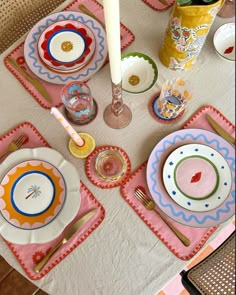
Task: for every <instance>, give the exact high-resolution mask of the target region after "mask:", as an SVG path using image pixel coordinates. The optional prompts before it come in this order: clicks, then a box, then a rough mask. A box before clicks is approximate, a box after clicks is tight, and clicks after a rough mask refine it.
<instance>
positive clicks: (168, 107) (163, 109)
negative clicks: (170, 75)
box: [157, 78, 192, 119]
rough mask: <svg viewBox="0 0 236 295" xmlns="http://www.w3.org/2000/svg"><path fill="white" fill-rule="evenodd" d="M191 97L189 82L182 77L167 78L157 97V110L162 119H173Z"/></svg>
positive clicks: (183, 108)
mask: <svg viewBox="0 0 236 295" xmlns="http://www.w3.org/2000/svg"><path fill="white" fill-rule="evenodd" d="M191 98H192V86H191V83H190V82H189V81H187V80H184V79H182V78H176V79H172V80H167V81H166V82H165V83H164V85H163V86H162V89H161V93H160V96H159V98H158V99H157V104H158V112H159V114H160V115H161V116H162V117H163V118H164V119H175V118H176V117H178V116H179V115H180V114H181V113H182V112H183V111H184V110H185V107H186V105H187V103H188V102H189V100H190V99H191Z"/></svg>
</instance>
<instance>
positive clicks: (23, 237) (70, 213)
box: [0, 147, 81, 244]
mask: <svg viewBox="0 0 236 295" xmlns="http://www.w3.org/2000/svg"><path fill="white" fill-rule="evenodd" d="M32 159H33V160H41V161H46V162H48V163H50V164H51V165H53V166H55V167H57V169H58V171H59V172H60V173H61V175H62V176H63V178H64V180H65V184H66V200H65V202H64V205H63V207H62V209H61V211H60V214H58V215H57V216H56V218H54V219H53V220H52V221H51V222H50V223H48V224H47V225H45V226H43V227H41V228H37V229H32V230H24V229H21V228H17V227H15V226H13V225H11V224H10V223H8V222H7V221H6V220H5V218H4V217H3V216H2V214H0V234H1V235H2V237H3V238H4V239H6V240H7V241H9V242H12V243H16V244H29V243H46V242H49V241H51V240H53V239H55V238H56V237H58V236H59V235H60V234H61V233H62V232H63V230H64V229H65V227H66V226H67V225H68V224H69V223H70V222H71V221H72V220H73V218H74V217H75V216H76V214H77V212H78V210H79V208H80V202H81V197H80V192H79V188H80V177H79V174H78V172H77V169H76V168H75V166H73V165H72V164H71V163H69V162H68V161H66V160H65V158H64V157H63V156H62V155H61V154H60V153H59V152H57V151H56V150H54V149H52V148H47V147H40V148H32V149H30V148H25V149H20V150H18V151H15V152H14V153H12V154H10V155H9V156H8V157H7V158H6V159H5V160H4V161H3V162H2V163H1V165H0V179H2V178H3V177H4V176H5V174H6V172H7V171H9V168H11V167H13V166H15V165H17V164H19V163H21V162H23V161H29V160H32Z"/></svg>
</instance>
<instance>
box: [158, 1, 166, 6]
mask: <svg viewBox="0 0 236 295" xmlns="http://www.w3.org/2000/svg"><path fill="white" fill-rule="evenodd" d="M158 1H159V2H161V4H163V5H165V6H168V5H169V3H168V2H167V1H166V0H158Z"/></svg>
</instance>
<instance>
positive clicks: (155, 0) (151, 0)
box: [143, 0, 175, 11]
mask: <svg viewBox="0 0 236 295" xmlns="http://www.w3.org/2000/svg"><path fill="white" fill-rule="evenodd" d="M143 2H144V3H146V4H147V5H148V6H150V7H151V8H152V9H154V10H157V11H163V10H166V9H168V8H169V7H171V6H172V5H173V4H174V3H175V1H174V0H166V2H167V3H168V5H164V4H163V3H161V2H160V1H159V0H143Z"/></svg>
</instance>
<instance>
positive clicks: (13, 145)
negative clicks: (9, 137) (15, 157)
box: [0, 133, 27, 158]
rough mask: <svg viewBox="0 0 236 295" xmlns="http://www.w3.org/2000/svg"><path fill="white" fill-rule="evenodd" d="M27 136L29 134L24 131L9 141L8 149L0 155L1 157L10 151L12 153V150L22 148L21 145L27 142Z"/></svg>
mask: <svg viewBox="0 0 236 295" xmlns="http://www.w3.org/2000/svg"><path fill="white" fill-rule="evenodd" d="M26 138H27V136H26V135H25V134H24V133H22V134H21V135H20V136H19V137H17V138H16V139H14V140H13V141H12V142H11V143H9V145H8V147H7V150H6V151H5V152H4V153H3V154H2V155H1V156H0V158H2V157H3V156H5V155H6V154H8V153H12V152H14V151H16V150H18V149H19V148H21V146H22V145H23V143H24V142H25V140H26Z"/></svg>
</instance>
